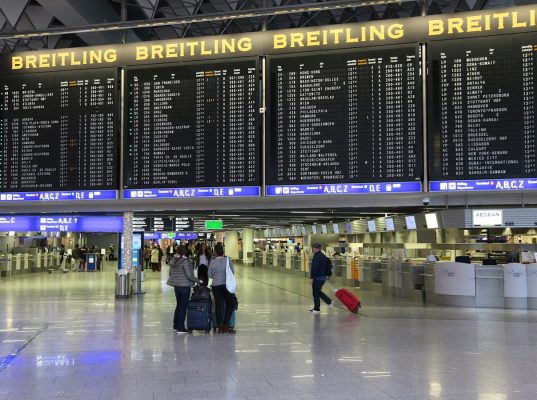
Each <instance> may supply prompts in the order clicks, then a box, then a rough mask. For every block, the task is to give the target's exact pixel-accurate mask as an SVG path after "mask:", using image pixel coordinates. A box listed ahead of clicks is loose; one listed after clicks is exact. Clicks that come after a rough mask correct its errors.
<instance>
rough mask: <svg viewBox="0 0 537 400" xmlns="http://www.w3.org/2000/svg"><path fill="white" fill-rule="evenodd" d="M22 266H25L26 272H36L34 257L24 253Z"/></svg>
mask: <svg viewBox="0 0 537 400" xmlns="http://www.w3.org/2000/svg"><path fill="white" fill-rule="evenodd" d="M24 264H25V265H26V269H28V271H30V272H37V268H36V265H35V257H34V256H31V255H30V254H28V253H26V254H25V255H24Z"/></svg>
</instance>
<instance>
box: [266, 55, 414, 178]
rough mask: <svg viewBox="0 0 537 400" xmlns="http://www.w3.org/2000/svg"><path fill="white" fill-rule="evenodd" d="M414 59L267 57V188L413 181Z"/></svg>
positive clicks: (403, 57)
mask: <svg viewBox="0 0 537 400" xmlns="http://www.w3.org/2000/svg"><path fill="white" fill-rule="evenodd" d="M419 59H420V56H419V48H418V47H417V46H399V47H397V48H395V47H391V46H386V47H382V48H378V49H367V50H349V51H326V52H315V53H310V54H308V55H305V54H300V55H289V56H274V57H270V58H269V59H268V60H269V64H268V65H269V66H268V71H269V72H268V74H269V85H268V88H269V89H268V99H267V100H268V101H267V102H268V104H269V108H268V110H267V114H268V115H267V121H268V132H269V135H268V136H267V144H266V147H267V150H266V151H267V160H268V161H267V185H300V184H311V183H329V184H330V183H346V182H401V181H418V180H420V179H421V176H422V167H421V165H422V156H421V148H422V145H421V143H422V129H421V111H420V110H421V108H420V107H421V85H420V67H419V65H420V63H419ZM278 73H281V74H283V75H280V77H278ZM293 77H294V82H293V80H292V79H293ZM297 77H298V78H297ZM278 79H279V80H278Z"/></svg>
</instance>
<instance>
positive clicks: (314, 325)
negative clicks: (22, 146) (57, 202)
mask: <svg viewBox="0 0 537 400" xmlns="http://www.w3.org/2000/svg"><path fill="white" fill-rule="evenodd" d="M237 270H238V278H239V292H238V296H239V300H240V306H239V311H238V312H237V330H238V333H237V335H222V334H221V335H218V334H216V335H205V334H202V333H195V334H193V335H186V336H179V335H177V334H175V333H174V332H173V331H172V329H171V319H172V312H173V309H174V305H175V299H174V297H173V292H172V291H170V289H169V288H168V287H167V286H166V285H165V280H166V276H167V269H166V268H164V269H163V272H162V273H152V272H146V276H145V290H146V294H145V295H140V296H137V297H134V298H132V299H129V300H115V298H114V274H113V272H112V271H110V270H109V271H105V272H96V273H76V272H75V273H68V274H61V273H53V274H50V275H49V274H36V275H31V276H25V277H13V278H11V279H6V278H2V279H0V400H26V399H32V400H33V399H63V400H71V399H80V400H82V399H83V400H114V399H125V400H127V399H129V400H132V399H144V400H145V399H150V400H168V399H170V400H171V399H174V400H188V399H218V400H224V399H267V400H269V399H270V400H278V399H290V400H291V399H292V400H296V399H327V400H328V399H338V400H345V399H371V400H373V399H378V400H384V399H397V400H404V399H408V400H418V399H420V400H421V399H446V400H469V399H472V400H511V399H513V400H515V399H524V400H535V399H537V312H535V311H504V310H475V309H456V308H445V307H431V306H422V305H421V304H420V303H413V302H411V301H406V300H400V299H394V298H388V297H382V296H378V295H372V294H370V293H362V294H361V295H362V298H363V300H364V304H365V306H364V308H363V309H362V311H361V315H358V316H356V315H352V314H350V313H348V312H347V311H346V310H344V309H342V308H338V307H336V308H333V309H328V308H326V307H321V308H322V313H321V314H320V315H311V314H310V313H309V312H308V311H307V310H308V308H310V307H311V304H312V303H311V298H310V288H309V286H308V281H307V280H306V279H304V278H303V277H299V276H297V275H291V274H282V273H278V272H273V271H268V270H262V269H256V268H252V267H246V266H242V267H238V268H237Z"/></svg>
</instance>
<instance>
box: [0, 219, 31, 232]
mask: <svg viewBox="0 0 537 400" xmlns="http://www.w3.org/2000/svg"><path fill="white" fill-rule="evenodd" d="M34 227H35V217H27V216H24V217H21V216H10V215H7V216H0V232H10V231H11V232H28V231H33V230H34Z"/></svg>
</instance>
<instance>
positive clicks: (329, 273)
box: [324, 257, 332, 276]
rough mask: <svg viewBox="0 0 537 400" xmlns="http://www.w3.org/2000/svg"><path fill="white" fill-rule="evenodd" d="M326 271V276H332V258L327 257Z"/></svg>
mask: <svg viewBox="0 0 537 400" xmlns="http://www.w3.org/2000/svg"><path fill="white" fill-rule="evenodd" d="M325 268H326V271H324V273H325V275H326V276H332V260H330V258H328V257H326V264H325Z"/></svg>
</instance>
